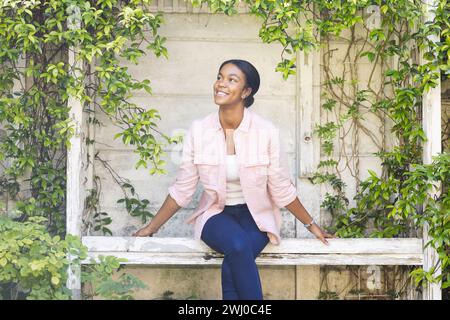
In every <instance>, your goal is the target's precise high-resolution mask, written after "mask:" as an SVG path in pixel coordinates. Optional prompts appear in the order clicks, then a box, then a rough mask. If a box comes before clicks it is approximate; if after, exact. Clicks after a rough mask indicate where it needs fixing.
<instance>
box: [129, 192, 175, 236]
mask: <svg viewBox="0 0 450 320" xmlns="http://www.w3.org/2000/svg"><path fill="white" fill-rule="evenodd" d="M180 208H181V207H180V206H179V205H178V204H177V203H176V202H175V200H173V199H172V197H171V196H170V194H169V195H167V197H166V200H165V201H164V203H163V204H162V206H161V208H160V209H159V210H158V212H157V213H156V215H155V216H154V217H153V219H152V221H150V223H149V224H148V225H147V226H145V227H143V228H141V229H139V230H138V231H136V232H135V233H133V237H147V236H151V235H153V234H154V233H156V232H158V230H159V228H161V226H162V225H164V223H166V222H167V220H169V219H170V218H171V217H172V216H173V215H174V214H175V213H176V212H177V211H178V210H179V209H180Z"/></svg>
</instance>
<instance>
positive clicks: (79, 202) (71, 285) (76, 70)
mask: <svg viewBox="0 0 450 320" xmlns="http://www.w3.org/2000/svg"><path fill="white" fill-rule="evenodd" d="M72 9H73V10H72V12H71V14H70V15H69V20H68V21H67V25H68V29H71V30H76V29H79V28H80V20H79V16H77V14H79V10H77V7H76V6H73V7H72ZM77 51H78V48H77V47H70V48H69V52H68V63H69V72H70V74H71V75H72V76H74V77H79V75H80V70H81V68H82V62H81V61H76V55H77ZM67 103H68V106H69V107H70V111H69V117H70V118H71V120H72V124H73V125H74V127H75V133H74V135H73V136H72V137H71V138H70V146H69V147H68V148H67V171H66V172H67V199H66V203H67V207H66V233H67V234H71V235H75V236H77V237H79V238H80V239H81V225H82V213H83V207H84V199H83V198H84V193H83V192H82V191H83V190H82V178H83V175H82V162H83V161H82V160H83V158H82V142H83V137H82V131H83V130H82V116H83V106H82V103H81V101H80V100H79V99H78V98H77V97H74V96H70V97H69V99H68V102H67ZM68 259H69V261H70V262H71V263H70V265H69V268H68V270H67V272H68V279H67V288H68V289H70V290H71V291H72V299H74V300H80V299H81V266H80V264H79V263H73V257H72V256H71V255H69V257H68Z"/></svg>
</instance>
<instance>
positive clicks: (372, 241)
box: [82, 237, 423, 265]
mask: <svg viewBox="0 0 450 320" xmlns="http://www.w3.org/2000/svg"><path fill="white" fill-rule="evenodd" d="M82 242H83V244H84V245H86V246H87V247H88V251H89V253H88V258H87V259H86V260H84V261H82V263H83V264H89V263H91V258H94V260H95V261H98V260H97V257H98V256H100V255H103V256H106V255H112V256H116V257H118V258H126V259H127V260H128V261H127V262H124V264H131V265H220V264H221V263H222V259H223V255H222V254H219V253H217V252H215V251H213V250H212V249H210V248H209V247H208V246H207V245H206V244H204V243H203V242H202V241H198V240H194V239H192V238H161V237H159V238H158V237H145V238H144V237H83V238H82ZM329 242H330V245H329V246H326V245H324V244H323V243H322V242H320V241H319V240H317V239H283V240H282V243H281V245H279V246H275V245H272V244H270V243H269V244H268V245H267V247H266V248H265V249H264V250H263V251H262V253H261V254H260V255H259V256H258V258H257V259H256V263H257V264H260V265H423V250H422V245H423V244H422V239H420V238H394V239H391V238H389V239H387V238H358V239H329Z"/></svg>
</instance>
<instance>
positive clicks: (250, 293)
mask: <svg viewBox="0 0 450 320" xmlns="http://www.w3.org/2000/svg"><path fill="white" fill-rule="evenodd" d="M201 239H202V240H203V241H204V242H205V243H206V244H207V245H208V246H209V247H210V248H211V249H213V250H214V251H217V252H219V253H222V254H224V259H223V263H222V298H223V300H262V299H263V295H262V288H261V281H260V278H259V273H258V268H257V266H256V263H255V259H256V257H257V256H258V255H259V253H260V252H261V251H262V250H263V249H264V247H265V246H266V245H267V243H268V242H269V238H268V236H267V234H266V232H262V231H260V230H259V228H258V226H257V225H256V223H255V221H254V220H253V217H252V215H251V213H250V211H249V210H248V207H247V204H245V203H244V204H237V205H233V206H225V208H224V210H223V211H222V212H220V213H218V214H216V215H214V216H212V217H210V218H209V219H208V220H207V221H206V223H205V225H204V227H203V230H202V235H201Z"/></svg>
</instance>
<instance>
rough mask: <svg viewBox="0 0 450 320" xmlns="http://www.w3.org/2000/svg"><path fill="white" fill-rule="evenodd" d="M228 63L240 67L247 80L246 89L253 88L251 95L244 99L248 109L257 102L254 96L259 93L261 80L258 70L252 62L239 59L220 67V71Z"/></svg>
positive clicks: (228, 61)
mask: <svg viewBox="0 0 450 320" xmlns="http://www.w3.org/2000/svg"><path fill="white" fill-rule="evenodd" d="M227 63H231V64H234V65H235V66H236V67H238V68H239V69H240V70H241V71H242V72H243V73H244V74H245V78H246V80H247V81H246V83H245V87H246V88H248V87H250V88H252V92H251V93H250V95H249V96H248V97H247V98H245V99H244V106H245V107H246V108H248V107H250V106H251V105H252V104H253V102H254V101H255V99H254V98H253V96H254V95H255V93H256V92H258V89H259V83H260V79H259V73H258V70H256V68H255V67H254V66H253V65H252V64H251V63H250V62H248V61H245V60H239V59H231V60H227V61H225V62H223V63H222V64H221V65H220V68H219V70H220V69H222V67H223V66H224V65H226V64H227Z"/></svg>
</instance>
